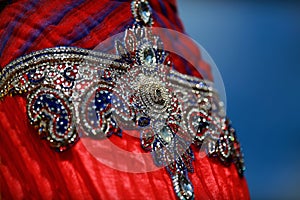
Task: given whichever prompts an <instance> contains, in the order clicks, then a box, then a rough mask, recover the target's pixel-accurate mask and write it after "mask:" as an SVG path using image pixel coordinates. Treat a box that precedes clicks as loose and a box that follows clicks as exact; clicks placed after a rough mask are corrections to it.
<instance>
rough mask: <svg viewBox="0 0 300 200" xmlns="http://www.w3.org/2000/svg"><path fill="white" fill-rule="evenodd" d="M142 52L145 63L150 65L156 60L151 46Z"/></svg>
mask: <svg viewBox="0 0 300 200" xmlns="http://www.w3.org/2000/svg"><path fill="white" fill-rule="evenodd" d="M143 53H144V60H145V62H146V63H147V64H149V65H152V64H154V63H155V62H156V58H155V53H154V51H153V49H152V48H146V49H145V50H144V52H143Z"/></svg>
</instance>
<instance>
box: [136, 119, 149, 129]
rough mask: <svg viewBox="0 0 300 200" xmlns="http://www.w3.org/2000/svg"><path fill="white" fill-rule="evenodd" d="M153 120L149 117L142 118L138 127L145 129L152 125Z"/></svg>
mask: <svg viewBox="0 0 300 200" xmlns="http://www.w3.org/2000/svg"><path fill="white" fill-rule="evenodd" d="M150 121H151V119H150V118H148V117H140V118H139V120H138V125H139V126H140V127H145V126H148V125H149V124H150Z"/></svg>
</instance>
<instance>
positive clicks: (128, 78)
mask: <svg viewBox="0 0 300 200" xmlns="http://www.w3.org/2000/svg"><path fill="white" fill-rule="evenodd" d="M131 11H132V14H133V16H134V18H135V23H134V24H133V26H132V27H130V28H128V29H127V30H126V33H125V36H124V40H123V41H120V40H116V41H115V49H116V54H106V53H101V52H97V51H92V50H86V49H81V48H76V47H55V48H50V49H44V50H41V51H37V52H33V53H31V54H28V55H25V56H23V57H20V58H18V59H16V60H15V61H13V62H11V63H10V64H9V65H7V66H6V67H5V68H4V69H3V71H2V72H1V73H0V99H1V98H4V97H5V96H7V95H21V94H25V95H27V101H28V103H27V114H28V117H29V120H30V123H31V124H33V125H34V126H35V127H36V128H37V129H38V134H39V135H41V137H42V138H44V139H46V140H47V141H48V142H49V144H50V146H51V147H53V148H54V149H56V150H58V151H64V150H66V149H68V148H69V147H71V146H72V145H73V144H75V143H76V141H78V139H79V136H80V137H95V138H105V137H109V136H111V135H112V134H116V135H118V136H121V135H122V131H123V130H130V129H135V130H139V131H140V133H141V138H140V140H141V146H142V148H143V149H144V150H145V151H148V152H151V153H152V155H153V160H154V162H155V164H156V165H157V166H164V167H165V168H166V170H167V171H168V173H169V174H170V177H171V180H172V183H173V187H174V192H175V193H176V195H177V197H178V198H179V199H193V198H194V189H193V185H192V183H191V181H190V179H189V177H188V174H189V173H192V172H193V171H194V169H193V165H192V161H193V160H194V153H193V152H192V150H191V145H195V146H196V147H198V148H199V149H200V148H201V149H204V150H205V151H206V152H207V155H208V156H209V157H211V158H213V159H218V160H220V161H221V162H222V163H223V164H224V165H230V164H231V163H234V164H235V166H236V167H237V170H238V173H239V174H240V175H241V176H242V175H243V172H244V170H245V167H244V161H243V155H242V153H241V148H240V145H239V142H238V140H237V137H236V133H235V130H234V129H233V128H232V126H231V124H230V122H229V120H228V119H227V118H226V116H225V111H224V105H223V103H222V102H221V101H220V100H219V98H218V95H217V93H216V92H215V91H214V90H213V88H212V87H210V85H211V84H210V83H209V82H208V81H204V80H202V79H198V78H196V77H191V76H188V75H184V74H181V73H179V72H177V71H175V70H173V69H172V63H171V62H170V58H169V57H168V55H167V53H166V52H165V51H164V45H163V42H162V41H161V40H160V38H159V37H158V36H156V35H154V34H153V33H152V31H151V26H152V24H153V19H152V9H151V7H150V4H149V3H148V1H146V0H134V1H132V3H131ZM149 27H150V28H149Z"/></svg>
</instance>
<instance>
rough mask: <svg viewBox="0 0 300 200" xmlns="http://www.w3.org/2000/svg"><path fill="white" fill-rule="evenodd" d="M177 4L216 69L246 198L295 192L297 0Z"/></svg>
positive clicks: (299, 188)
mask: <svg viewBox="0 0 300 200" xmlns="http://www.w3.org/2000/svg"><path fill="white" fill-rule="evenodd" d="M178 6H179V14H180V16H181V18H182V20H183V23H184V25H185V28H186V31H187V33H188V34H189V35H190V36H191V37H192V38H193V39H195V40H196V41H197V42H198V43H200V44H201V45H202V46H204V48H205V49H206V50H207V51H208V52H209V54H210V55H211V57H212V58H213V60H214V61H215V63H216V64H217V66H218V68H219V70H220V72H221V74H222V77H223V80H224V84H225V87H226V94H227V113H228V115H229V116H230V118H231V119H232V121H233V123H234V125H235V127H236V129H237V130H238V136H239V139H240V141H241V143H242V145H243V150H244V154H245V160H246V166H247V170H246V178H247V181H248V185H249V189H250V193H251V197H252V199H300V155H299V154H300V139H299V136H300V129H299V126H300V117H299V115H300V105H299V104H300V88H299V87H300V2H299V1H298V2H297V1H250V0H249V1H208V0H207V1H203V0H202V1H196V0H195V1H191V0H189V1H188V0H178Z"/></svg>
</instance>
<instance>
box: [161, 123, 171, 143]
mask: <svg viewBox="0 0 300 200" xmlns="http://www.w3.org/2000/svg"><path fill="white" fill-rule="evenodd" d="M160 137H161V138H162V139H163V140H164V141H165V142H166V143H170V142H171V141H172V135H171V132H170V130H169V128H168V127H166V126H164V127H163V128H162V129H161V131H160Z"/></svg>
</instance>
